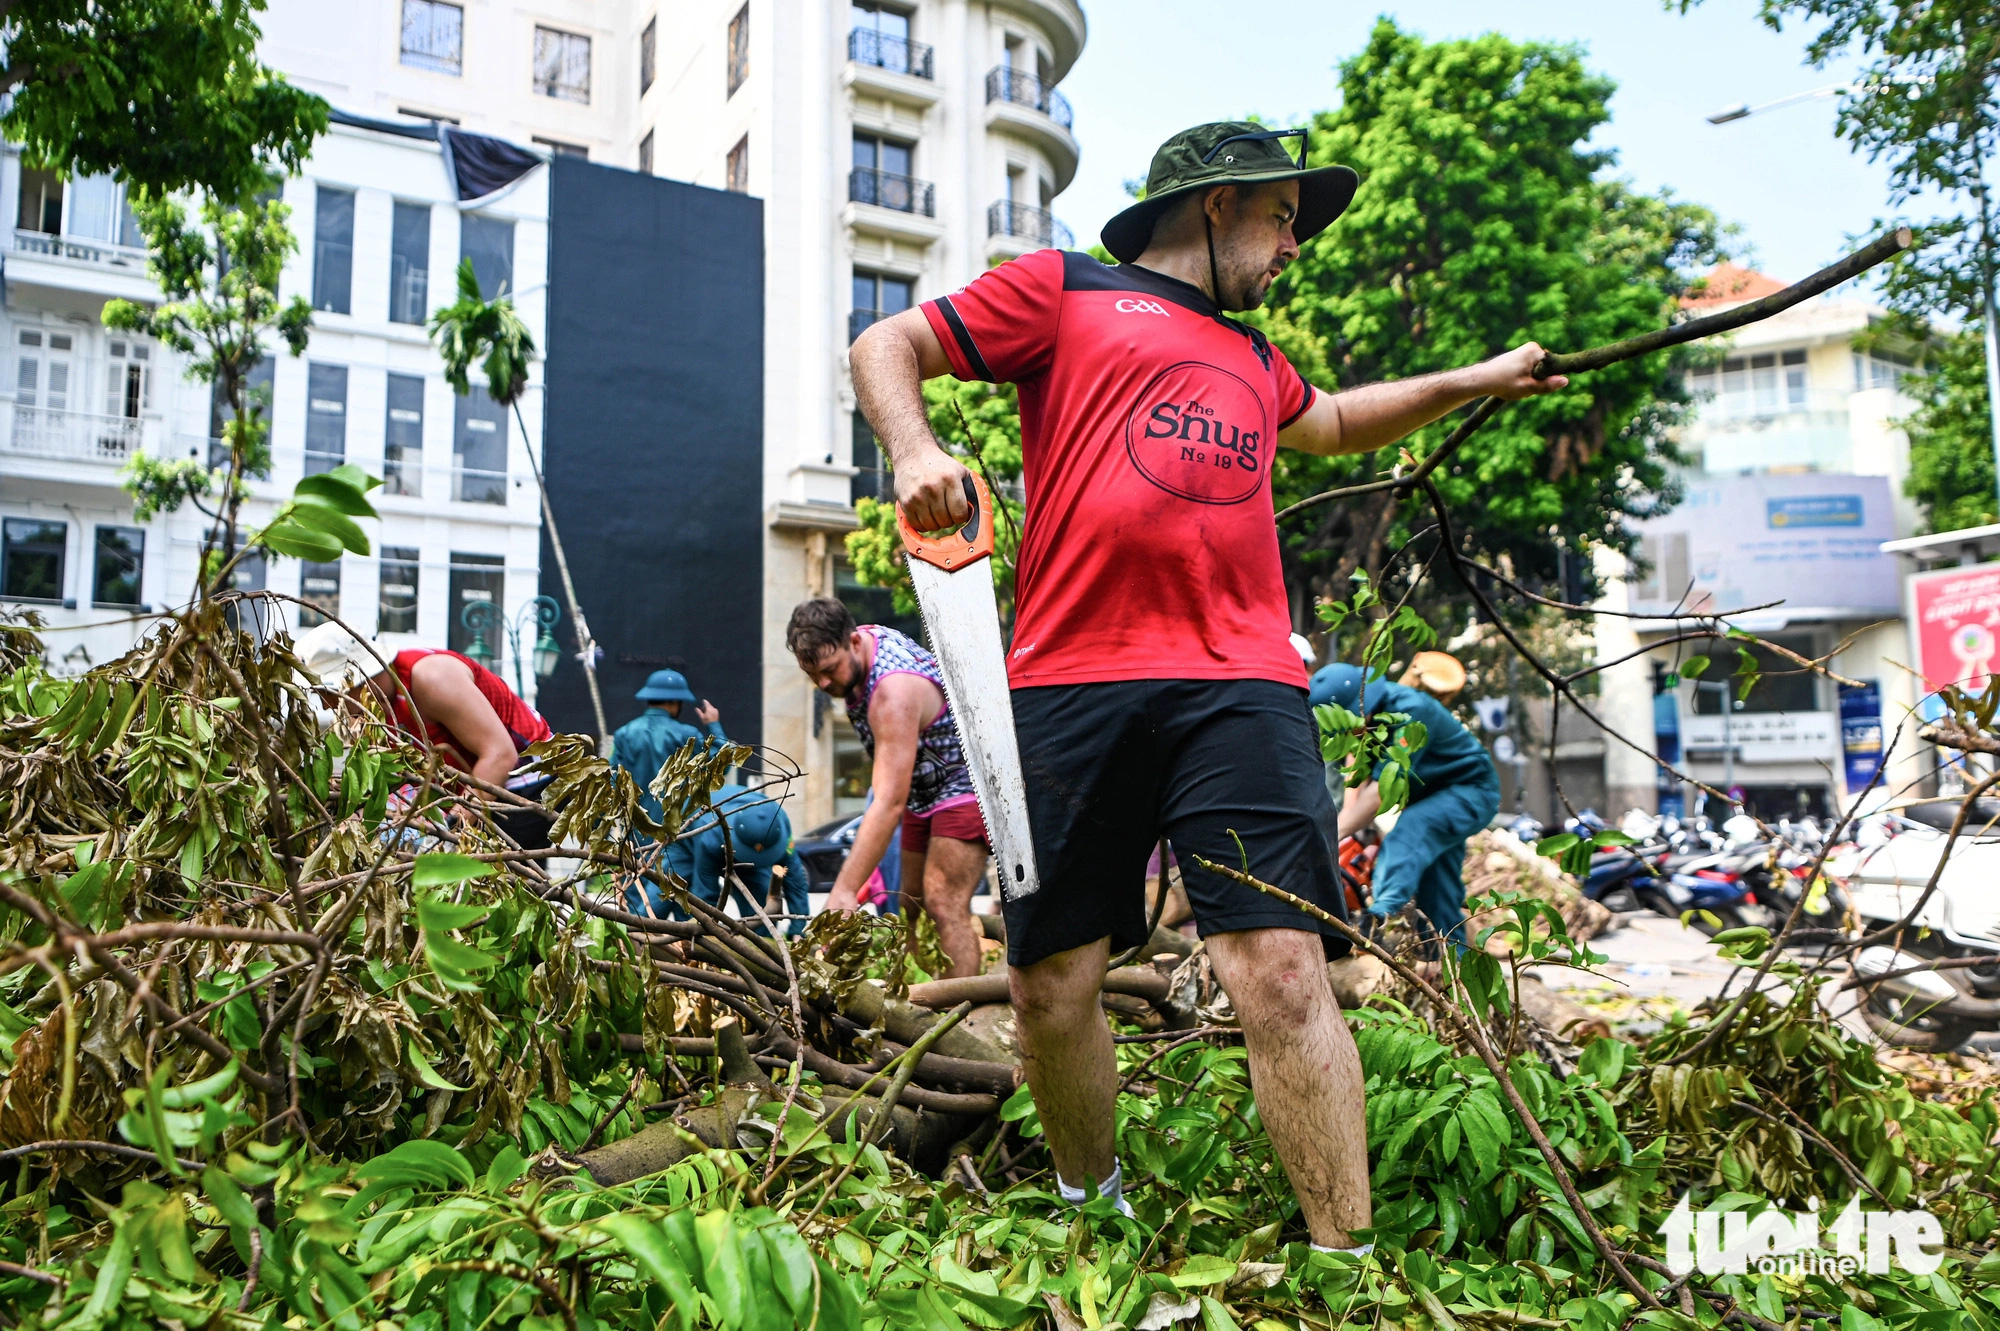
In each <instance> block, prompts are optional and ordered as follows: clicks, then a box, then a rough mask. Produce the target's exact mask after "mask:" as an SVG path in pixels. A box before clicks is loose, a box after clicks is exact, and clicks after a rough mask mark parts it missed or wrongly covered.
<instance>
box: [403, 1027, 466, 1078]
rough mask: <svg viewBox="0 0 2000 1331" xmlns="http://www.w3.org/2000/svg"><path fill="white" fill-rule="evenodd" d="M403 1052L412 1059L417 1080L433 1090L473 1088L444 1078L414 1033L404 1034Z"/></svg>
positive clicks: (411, 1062) (411, 1065)
mask: <svg viewBox="0 0 2000 1331" xmlns="http://www.w3.org/2000/svg"><path fill="white" fill-rule="evenodd" d="M403 1053H404V1055H405V1056H406V1057H408V1059H409V1060H410V1067H411V1068H412V1069H413V1070H415V1072H416V1074H417V1080H418V1081H420V1082H422V1083H423V1084H424V1085H426V1086H428V1087H430V1088H431V1089H432V1090H434V1091H466V1090H470V1089H472V1088H471V1087H469V1086H455V1085H453V1084H452V1083H451V1082H448V1081H446V1080H445V1079H444V1078H443V1076H441V1075H440V1074H439V1073H438V1070H437V1069H436V1068H434V1067H432V1066H431V1061H430V1060H429V1059H428V1058H425V1057H424V1051H423V1050H422V1049H421V1048H419V1047H418V1045H417V1040H416V1037H415V1036H414V1035H409V1034H405V1035H404V1037H403Z"/></svg>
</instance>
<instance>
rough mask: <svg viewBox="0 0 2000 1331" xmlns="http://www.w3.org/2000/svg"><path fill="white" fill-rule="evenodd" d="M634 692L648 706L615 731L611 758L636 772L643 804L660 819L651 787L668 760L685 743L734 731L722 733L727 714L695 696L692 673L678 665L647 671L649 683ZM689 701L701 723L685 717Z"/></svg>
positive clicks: (722, 737)
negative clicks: (682, 670)
mask: <svg viewBox="0 0 2000 1331" xmlns="http://www.w3.org/2000/svg"><path fill="white" fill-rule="evenodd" d="M633 697H635V698H637V699H638V700H639V701H640V702H642V703H645V704H646V710H645V711H643V712H641V713H640V714H639V715H638V716H636V717H634V718H632V719H631V720H630V721H627V722H626V723H625V724H624V725H622V726H620V727H618V729H617V730H616V731H614V732H613V733H612V736H611V761H612V762H613V763H615V764H617V765H618V766H620V767H622V768H624V769H625V770H626V771H627V772H630V773H631V774H632V780H633V781H635V782H637V783H638V786H639V802H640V804H642V805H643V806H644V807H645V810H646V812H647V813H648V814H650V815H652V816H653V817H654V818H656V819H657V818H658V817H659V816H660V802H659V801H658V800H656V799H654V798H653V796H652V793H651V792H650V791H648V790H647V787H648V786H650V785H652V783H653V778H654V777H656V776H658V775H659V774H660V769H661V768H662V767H664V766H666V763H667V759H669V758H671V757H673V756H674V754H675V753H677V752H678V751H679V750H680V747H681V746H682V745H683V744H700V743H705V742H707V741H708V740H711V739H712V740H714V741H716V743H718V744H727V743H728V742H729V736H727V735H725V734H723V733H722V713H721V712H719V711H717V710H716V709H715V707H714V706H713V705H712V704H711V703H709V702H707V701H706V700H704V699H700V698H697V697H695V696H694V690H693V689H690V688H689V687H688V682H687V676H685V675H683V674H681V672H680V671H678V670H655V671H654V672H653V673H652V674H651V675H649V676H647V678H646V687H645V688H643V689H640V690H639V691H638V692H637V693H636V694H634V695H633ZM689 704H693V705H694V720H695V723H696V724H692V725H691V724H689V723H688V722H687V721H684V720H682V719H681V713H682V712H683V711H684V710H686V708H687V707H688V705H689Z"/></svg>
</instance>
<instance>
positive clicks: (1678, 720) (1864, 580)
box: [1596, 265, 1922, 817]
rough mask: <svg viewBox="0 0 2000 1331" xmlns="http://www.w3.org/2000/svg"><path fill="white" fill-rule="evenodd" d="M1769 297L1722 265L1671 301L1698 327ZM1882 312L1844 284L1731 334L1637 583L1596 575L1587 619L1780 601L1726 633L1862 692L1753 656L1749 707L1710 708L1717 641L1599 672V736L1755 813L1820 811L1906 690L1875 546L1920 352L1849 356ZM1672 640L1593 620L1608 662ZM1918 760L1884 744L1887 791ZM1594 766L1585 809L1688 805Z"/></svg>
mask: <svg viewBox="0 0 2000 1331" xmlns="http://www.w3.org/2000/svg"><path fill="white" fill-rule="evenodd" d="M1782 285H1783V284H1782V283H1780V282H1777V281H1775V280H1774V279H1772V278H1769V277H1767V276H1765V275H1764V274H1761V273H1756V272H1752V271H1749V270H1746V269H1742V268H1737V267H1735V266H1734V265H1723V266H1722V267H1721V268H1719V269H1717V270H1716V272H1715V273H1713V274H1711V275H1710V279H1709V282H1708V284H1707V287H1706V290H1705V292H1704V293H1703V294H1702V295H1701V296H1700V297H1699V298H1697V299H1694V300H1691V301H1688V302H1686V304H1687V305H1688V306H1689V307H1690V309H1691V311H1692V312H1694V313H1699V314H1707V313H1712V312H1715V311H1718V310H1722V309H1726V308H1728V307H1730V306H1731V305H1734V304H1737V303H1740V302H1743V301H1747V300H1753V299H1756V298H1758V297H1760V296H1764V295H1767V294H1769V293H1771V292H1773V291H1777V290H1779V289H1780V288H1781V287H1782ZM1884 313H1885V311H1884V310H1883V309H1882V308H1881V307H1880V306H1879V305H1877V304H1875V303H1873V302H1872V301H1870V300H1868V299H1867V298H1866V296H1865V295H1864V294H1862V293H1860V292H1858V291H1856V290H1855V289H1853V288H1851V287H1849V288H1843V289H1840V290H1836V291H1833V292H1829V293H1828V294H1827V295H1825V296H1822V297H1820V298H1818V299H1816V300H1811V301H1808V302H1806V303H1804V304H1802V305H1799V306H1796V307H1794V308H1793V309H1791V310H1788V311H1786V312H1785V313H1783V314H1779V315H1776V316H1774V317H1772V318H1770V319H1767V320H1764V321H1762V322H1760V323H1755V324H1752V325H1750V326H1749V327H1747V328H1744V329H1742V330H1740V331H1738V332H1737V333H1735V334H1733V335H1732V336H1731V337H1730V338H1729V339H1728V340H1727V341H1726V343H1725V345H1724V347H1723V348H1722V355H1723V358H1722V360H1721V362H1720V363H1719V364H1717V365H1715V366H1712V367H1710V368H1707V369H1704V370H1700V371H1696V372H1695V373H1694V374H1693V376H1692V379H1691V383H1690V387H1691V388H1692V389H1693V390H1694V391H1695V393H1696V395H1697V398H1698V400H1699V401H1700V404H1701V405H1700V407H1699V409H1698V414H1697V416H1696V418H1695V419H1694V420H1693V421H1692V422H1691V423H1690V425H1689V426H1688V427H1687V428H1686V429H1685V430H1684V431H1683V433H1682V436H1681V439H1680V441H1679V442H1680V445H1681V447H1682V449H1683V451H1684V452H1686V453H1688V454H1689V455H1691V462H1692V465H1691V466H1690V468H1689V469H1688V470H1687V472H1686V473H1685V474H1684V477H1683V479H1684V481H1685V484H1686V496H1685V498H1684V499H1683V500H1682V502H1681V504H1680V505H1679V506H1678V507H1677V508H1675V509H1674V510H1673V511H1672V512H1670V513H1668V514H1667V515H1665V516H1664V517H1661V518H1657V519H1654V520H1652V521H1649V522H1646V523H1643V524H1641V526H1640V536H1641V539H1640V552H1641V554H1642V556H1643V557H1644V558H1645V559H1646V560H1647V561H1648V562H1649V563H1650V564H1651V569H1650V571H1649V572H1648V573H1647V575H1646V576H1645V577H1644V578H1643V579H1641V580H1637V581H1627V580H1625V578H1626V566H1625V564H1624V561H1623V560H1621V559H1618V558H1616V557H1607V558H1605V559H1602V560H1601V561H1600V564H1599V571H1600V574H1601V575H1603V581H1604V585H1605V586H1606V588H1607V592H1606V596H1605V599H1604V601H1603V602H1601V604H1602V605H1603V606H1604V608H1606V609H1610V610H1637V611H1641V612H1644V613H1649V614H1666V613H1672V612H1674V611H1675V610H1676V609H1679V610H1683V611H1687V610H1692V611H1706V610H1717V609H1738V608H1743V607H1751V606H1760V605H1764V604H1765V603H1768V602H1779V603H1780V604H1777V605H1774V606H1770V607H1768V608H1766V609H1762V610H1758V611H1756V612H1755V613H1752V614H1749V615H1745V616H1741V617H1739V618H1737V619H1736V620H1735V621H1734V622H1735V623H1737V624H1738V625H1740V626H1741V627H1743V628H1745V629H1747V630H1749V631H1751V632H1754V633H1757V634H1759V635H1762V636H1764V637H1767V638H1769V639H1771V640H1772V641H1774V642H1776V643H1779V644H1780V645H1782V646H1784V647H1786V648H1789V649H1790V650H1792V651H1795V652H1797V653H1798V654H1799V655H1801V656H1805V657H1808V658H1817V657H1819V656H1822V655H1825V654H1827V653H1829V652H1831V653H1834V655H1833V657H1832V659H1831V661H1830V662H1829V665H1830V666H1831V668H1832V669H1833V670H1835V671H1836V672H1837V673H1839V674H1842V675H1844V676H1847V677H1848V678H1850V679H1854V680H1857V681H1860V682H1862V683H1864V684H1867V685H1872V686H1873V692H1872V696H1871V695H1870V694H1869V693H1868V692H1866V691H1865V690H1864V691H1860V692H1857V691H1854V690H1848V691H1846V693H1845V694H1844V695H1843V692H1842V690H1840V689H1839V688H1837V687H1836V686H1835V685H1834V684H1833V683H1832V682H1830V681H1828V680H1826V679H1823V678H1817V677H1814V676H1812V675H1809V674H1806V673H1803V672H1798V671H1797V670H1796V668H1795V667H1794V666H1793V665H1792V664H1791V663H1789V662H1786V661H1783V660H1782V659H1780V658H1776V657H1769V658H1768V659H1766V660H1765V661H1764V663H1763V664H1764V667H1765V670H1766V674H1765V677H1764V679H1763V681H1762V682H1761V683H1760V684H1759V685H1758V686H1757V687H1756V689H1754V690H1753V691H1752V692H1751V694H1750V695H1749V697H1748V698H1745V699H1732V701H1730V702H1729V703H1727V704H1725V702H1724V698H1723V694H1724V690H1723V689H1722V688H1721V687H1719V685H1720V684H1721V683H1723V682H1726V681H1728V680H1729V678H1730V675H1731V673H1732V671H1733V670H1734V669H1735V668H1736V665H1737V663H1738V660H1739V658H1738V656H1737V650H1738V649H1737V645H1736V644H1734V643H1729V642H1726V641H1714V642H1708V643H1701V642H1696V643H1682V644H1678V645H1673V646H1665V647H1663V648H1662V649H1661V650H1659V651H1656V652H1653V653H1650V654H1648V655H1645V656H1640V657H1637V658H1635V659H1633V660H1632V661H1630V662H1628V663H1626V664H1624V665H1621V666H1618V667H1616V668H1614V669H1612V670H1609V671H1607V672H1605V675H1604V678H1603V689H1604V695H1603V699H1602V704H1603V711H1604V713H1605V714H1606V717H1607V719H1608V720H1610V721H1612V723H1613V724H1615V725H1616V726H1617V727H1618V729H1620V730H1621V731H1622V732H1623V733H1625V734H1627V735H1630V736H1635V737H1637V736H1645V735H1652V736H1654V737H1655V739H1656V742H1657V744H1656V747H1657V751H1658V752H1659V753H1660V754H1661V756H1667V757H1676V758H1677V760H1678V761H1679V762H1680V763H1681V765H1682V766H1683V769H1684V770H1686V771H1688V772H1689V773H1691V774H1692V775H1694V776H1695V777H1697V778H1698V779H1700V780H1703V781H1706V782H1709V783H1710V784H1712V785H1715V786H1717V787H1727V786H1728V785H1731V784H1733V785H1735V786H1738V787H1741V788H1742V789H1743V791H1744V792H1745V795H1746V796H1747V798H1748V799H1749V801H1750V803H1751V804H1752V806H1753V808H1754V809H1755V811H1756V812H1758V813H1760V814H1761V815H1763V816H1770V817H1775V816H1778V815H1779V814H1783V813H1787V812H1793V811H1797V810H1799V809H1801V808H1811V809H1814V810H1825V809H1827V808H1830V807H1832V806H1833V805H1834V804H1836V803H1837V802H1838V801H1839V800H1840V799H1842V798H1843V797H1844V796H1845V795H1846V794H1848V793H1850V792H1852V791H1856V790H1858V789H1859V788H1860V787H1861V786H1862V785H1863V784H1865V781H1866V779H1867V773H1868V772H1869V771H1870V770H1871V769H1872V767H1873V765H1874V754H1875V750H1873V749H1871V748H1870V747H1869V746H1870V744H1871V743H1874V742H1876V741H1878V740H1882V739H1887V738H1888V737H1890V736H1893V734H1894V732H1895V729H1896V725H1897V722H1898V721H1899V720H1901V719H1902V718H1903V717H1904V716H1905V715H1906V714H1907V713H1908V709H1910V708H1911V707H1913V706H1914V705H1915V703H1916V700H1917V697H1918V696H1919V694H1920V693H1921V689H1919V688H1917V687H1916V683H1915V680H1914V677H1913V676H1912V675H1911V673H1910V672H1909V671H1908V670H1907V669H1905V664H1906V663H1907V662H1908V661H1909V660H1910V659H1911V658H1910V654H1909V651H1908V639H1907V637H1906V634H1905V629H1904V625H1903V623H1902V608H1901V607H1902V590H1901V584H1900V579H1899V574H1898V570H1897V568H1896V566H1895V563H1894V560H1893V557H1892V556H1890V555H1887V554H1884V553H1883V552H1882V550H1881V545H1882V543H1883V542H1884V541H1889V540H1893V539H1896V538H1900V537H1907V536H1908V535H1910V533H1911V532H1912V531H1914V530H1915V528H1916V526H1917V524H1918V521H1919V513H1918V511H1917V509H1916V506H1915V505H1914V504H1913V503H1912V502H1911V501H1910V500H1909V499H1908V498H1907V497H1906V496H1905V495H1904V494H1903V482H1904V479H1905V478H1906V477H1907V476H1908V474H1909V441H1908V439H1907V437H1906V436H1905V435H1904V433H1903V432H1902V430H1901V429H1900V428H1898V426H1897V425H1896V423H1895V422H1896V421H1897V420H1898V419H1900V418H1901V417H1903V416H1906V415H1907V414H1908V413H1909V412H1910V411H1911V410H1913V409H1914V403H1912V402H1911V401H1910V399H1909V398H1908V397H1906V396H1905V395H1903V394H1902V393H1901V392H1900V391H1899V387H1898V386H1899V385H1900V383H1901V382H1902V380H1903V378H1904V376H1906V375H1908V374H1910V373H1914V372H1917V370H1918V358H1919V356H1920V352H1921V349H1920V348H1915V347H1912V348H1908V349H1907V353H1908V354H1898V353H1896V352H1884V351H1880V350H1877V351H1873V352H1869V351H1863V350H1860V349H1858V348H1857V347H1856V346H1855V339H1856V337H1857V336H1858V335H1859V334H1861V333H1862V332H1863V331H1865V330H1866V329H1867V328H1868V327H1869V325H1870V324H1871V323H1873V322H1875V321H1877V320H1879V319H1880V318H1881V317H1882V316H1883V315H1884ZM1672 631H1675V630H1674V628H1673V626H1672V625H1671V624H1670V623H1669V622H1666V621H1659V620H1652V621H1633V620H1624V619H1615V618H1611V617H1609V616H1606V617H1601V618H1599V620H1598V621H1597V633H1596V636H1597V645H1598V653H1599V659H1601V660H1613V659H1617V658H1621V657H1624V656H1626V655H1627V654H1629V653H1631V652H1634V651H1635V650H1637V649H1638V648H1640V647H1642V646H1643V645H1644V644H1646V643H1647V642H1652V641H1658V640H1660V639H1661V638H1663V637H1664V636H1666V635H1667V634H1668V633H1670V632H1672ZM1694 655H1707V656H1709V657H1710V658H1711V661H1712V664H1711V665H1710V666H1709V668H1708V670H1707V671H1706V672H1705V673H1704V674H1703V675H1702V676H1701V678H1700V680H1699V681H1697V679H1695V678H1693V677H1689V676H1686V675H1683V674H1681V673H1680V671H1679V668H1678V667H1679V664H1680V663H1681V662H1684V661H1685V660H1686V659H1687V658H1688V657H1690V656H1694ZM1732 692H1733V690H1732ZM1725 707H1726V708H1727V713H1726V715H1725ZM1843 713H1845V717H1843ZM1871 715H1872V716H1873V717H1874V718H1875V720H1874V724H1873V726H1872V728H1871V726H1870V724H1869V720H1868V718H1869V717H1870V716H1871ZM1911 729H1912V730H1914V727H1912V728H1911ZM1919 748H1920V746H1919V745H1917V744H1916V742H1915V740H1914V737H1913V735H1906V737H1905V738H1904V740H1903V741H1902V743H1901V744H1900V745H1898V746H1897V748H1896V751H1895V752H1894V754H1893V755H1892V757H1891V762H1890V768H1889V771H1888V776H1887V780H1888V784H1889V785H1890V787H1891V788H1892V789H1893V788H1896V787H1898V786H1900V785H1903V784H1906V783H1908V782H1911V781H1914V780H1916V779H1917V777H1918V774H1919V769H1920V767H1921V763H1922V758H1921V756H1920V754H1919ZM1602 761H1603V786H1602V790H1603V801H1604V804H1605V805H1606V806H1607V807H1608V808H1609V809H1610V810H1611V812H1612V813H1614V814H1615V813H1617V812H1621V811H1623V810H1624V809H1627V808H1632V807H1640V808H1650V807H1653V804H1654V802H1655V800H1660V799H1664V800H1665V801H1666V802H1667V804H1668V807H1670V808H1671V807H1673V801H1674V800H1676V799H1678V798H1683V797H1685V796H1687V795H1690V794H1691V792H1688V791H1687V790H1686V789H1685V788H1684V787H1677V786H1671V785H1667V786H1663V785H1662V784H1661V783H1660V781H1659V778H1658V775H1657V772H1656V768H1655V766H1654V764H1652V763H1651V762H1649V761H1648V760H1647V759H1646V757H1645V756H1644V755H1643V754H1635V753H1633V752H1631V751H1629V750H1624V749H1623V748H1622V747H1621V746H1619V745H1617V744H1611V745H1609V746H1608V747H1606V748H1605V749H1604V751H1603V760H1602Z"/></svg>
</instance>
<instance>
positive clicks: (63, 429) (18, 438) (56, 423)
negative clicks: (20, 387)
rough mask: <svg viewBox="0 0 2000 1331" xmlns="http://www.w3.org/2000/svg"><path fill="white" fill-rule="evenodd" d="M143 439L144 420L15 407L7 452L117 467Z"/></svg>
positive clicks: (135, 450)
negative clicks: (100, 463) (12, 429)
mask: <svg viewBox="0 0 2000 1331" xmlns="http://www.w3.org/2000/svg"><path fill="white" fill-rule="evenodd" d="M144 439H145V425H144V422H142V421H137V420H133V419H132V418H130V417H126V416H93V415H90V414H88V413H86V412H81V411H56V410H53V409H51V408H48V407H16V408H14V431H13V434H12V435H11V436H10V437H9V438H8V440H7V451H8V452H10V453H19V454H21V455H23V456H26V457H35V458H55V459H59V460H61V461H64V462H102V463H105V464H107V465H109V466H114V467H117V466H123V465H124V464H125V463H126V462H127V461H128V460H130V458H131V457H132V455H133V454H134V453H137V452H138V451H139V449H140V446H141V444H142V443H143V442H144Z"/></svg>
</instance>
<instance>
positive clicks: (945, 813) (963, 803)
mask: <svg viewBox="0 0 2000 1331" xmlns="http://www.w3.org/2000/svg"><path fill="white" fill-rule="evenodd" d="M934 836H941V837H950V838H951V839H952V840H953V841H969V842H971V843H972V844H973V845H975V846H978V847H980V848H981V849H982V850H986V851H988V852H989V853H990V852H991V851H992V849H993V848H992V846H991V845H990V844H988V842H987V840H986V820H985V819H984V818H981V817H980V816H979V801H978V800H976V799H972V798H971V797H969V796H968V797H966V798H964V799H960V800H953V801H952V802H950V803H949V804H940V805H939V806H938V807H937V808H935V809H932V810H931V811H930V812H929V813H911V812H909V811H908V810H905V811H904V813H903V849H904V850H905V851H907V852H909V853H911V854H914V855H922V854H925V853H927V852H928V851H929V850H930V848H931V838H932V837H934Z"/></svg>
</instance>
